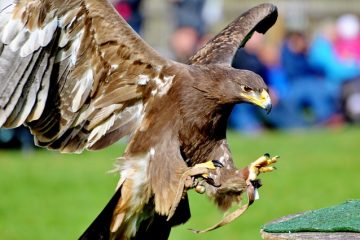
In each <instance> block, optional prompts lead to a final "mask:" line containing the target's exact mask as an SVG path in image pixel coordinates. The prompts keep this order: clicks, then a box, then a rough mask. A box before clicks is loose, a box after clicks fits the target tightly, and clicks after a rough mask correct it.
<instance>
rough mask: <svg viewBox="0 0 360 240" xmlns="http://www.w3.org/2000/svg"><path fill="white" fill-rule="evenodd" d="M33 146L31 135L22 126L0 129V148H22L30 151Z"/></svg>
mask: <svg viewBox="0 0 360 240" xmlns="http://www.w3.org/2000/svg"><path fill="white" fill-rule="evenodd" d="M34 148H35V145H34V141H33V136H32V135H31V134H30V132H29V130H28V129H27V128H26V127H24V126H21V127H18V128H15V129H0V149H22V150H24V151H30V150H33V149H34Z"/></svg>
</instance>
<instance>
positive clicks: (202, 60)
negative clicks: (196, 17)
mask: <svg viewBox="0 0 360 240" xmlns="http://www.w3.org/2000/svg"><path fill="white" fill-rule="evenodd" d="M276 18H277V8H276V7H275V6H274V5H272V4H261V5H258V6H256V7H254V8H252V9H250V10H249V11H247V12H245V13H243V14H242V15H240V16H239V17H238V18H236V19H235V20H234V21H233V22H232V23H230V24H229V25H228V26H227V27H225V28H224V29H223V30H222V31H221V32H220V33H219V34H217V35H216V36H215V37H214V38H213V39H212V40H210V41H209V42H208V43H207V44H206V45H205V46H204V47H202V48H201V49H200V50H199V51H198V52H197V53H196V54H195V55H194V56H192V57H191V58H190V61H189V63H190V64H226V65H229V66H230V65H231V62H232V59H233V57H234V55H235V53H236V51H237V49H238V48H239V47H242V46H244V45H245V43H246V42H247V40H248V39H249V38H250V37H251V35H252V34H253V32H254V31H256V32H259V33H265V32H266V31H267V30H268V29H269V28H270V27H271V26H272V25H273V24H274V23H275V21H276Z"/></svg>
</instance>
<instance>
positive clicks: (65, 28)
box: [0, 0, 167, 152]
mask: <svg viewBox="0 0 360 240" xmlns="http://www.w3.org/2000/svg"><path fill="white" fill-rule="evenodd" d="M166 64H167V61H166V60H164V59H162V58H161V57H160V56H159V55H158V54H157V53H156V52H155V51H154V50H153V49H152V48H150V47H149V46H148V45H147V44H146V43H145V42H144V41H143V40H142V39H141V38H140V37H139V36H138V35H137V34H136V33H135V32H134V31H133V30H132V29H131V28H130V27H129V26H128V24H127V23H126V22H125V21H124V20H123V19H122V18H121V17H120V16H119V15H118V14H117V13H116V12H115V10H114V9H113V7H112V6H111V5H110V4H109V3H108V2H107V1H106V0H1V3H0V127H1V126H4V127H8V128H13V127H17V126H19V125H21V124H26V125H27V126H28V127H29V128H30V129H31V132H32V134H34V136H35V140H36V143H37V144H38V145H40V146H46V147H48V148H52V149H59V150H61V151H63V152H79V151H81V150H83V149H84V148H88V149H98V148H103V147H106V146H108V145H110V144H111V143H113V142H115V141H116V140H118V139H119V138H121V137H123V136H125V135H128V134H129V133H131V132H132V131H133V130H134V129H135V128H136V127H137V126H138V124H139V121H140V120H141V118H142V114H143V108H144V102H145V101H146V99H147V98H148V96H149V94H150V93H151V91H153V90H154V88H157V87H158V86H157V84H159V81H161V76H160V77H159V75H161V69H162V68H163V67H164V66H165V65H166ZM160 84H161V83H160Z"/></svg>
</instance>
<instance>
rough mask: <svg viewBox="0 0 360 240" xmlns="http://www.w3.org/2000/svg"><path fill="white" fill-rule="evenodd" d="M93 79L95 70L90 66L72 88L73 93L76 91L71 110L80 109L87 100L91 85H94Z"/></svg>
mask: <svg viewBox="0 0 360 240" xmlns="http://www.w3.org/2000/svg"><path fill="white" fill-rule="evenodd" d="M93 79H94V75H93V70H92V69H91V68H90V69H88V70H87V71H86V72H85V73H84V75H83V76H82V78H81V79H79V80H78V81H77V82H76V84H75V87H74V89H73V90H72V92H73V93H76V94H75V96H74V98H73V101H72V105H71V110H72V111H73V112H77V111H79V109H80V108H81V106H82V105H83V104H84V102H85V100H86V99H87V98H88V96H89V94H90V91H91V86H92V85H93Z"/></svg>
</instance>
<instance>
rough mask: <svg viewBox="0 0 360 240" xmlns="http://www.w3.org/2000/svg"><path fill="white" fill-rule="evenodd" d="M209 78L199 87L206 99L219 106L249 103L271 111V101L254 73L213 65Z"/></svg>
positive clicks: (209, 71) (260, 80) (265, 88)
mask: <svg viewBox="0 0 360 240" xmlns="http://www.w3.org/2000/svg"><path fill="white" fill-rule="evenodd" d="M208 73H210V77H209V78H208V79H207V80H206V81H204V83H205V84H202V86H200V88H201V90H202V91H204V92H206V95H207V96H208V98H212V99H215V100H216V101H217V102H218V103H220V104H226V105H227V104H236V103H250V104H254V105H256V106H259V107H261V108H263V109H265V110H266V111H267V112H268V113H269V112H270V111H271V107H272V105H271V99H270V96H269V93H268V87H267V85H266V84H265V82H264V80H263V79H262V78H261V77H260V76H259V75H258V74H256V73H254V72H252V71H248V70H242V69H235V68H232V67H227V66H221V65H213V66H211V67H209V69H208Z"/></svg>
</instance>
